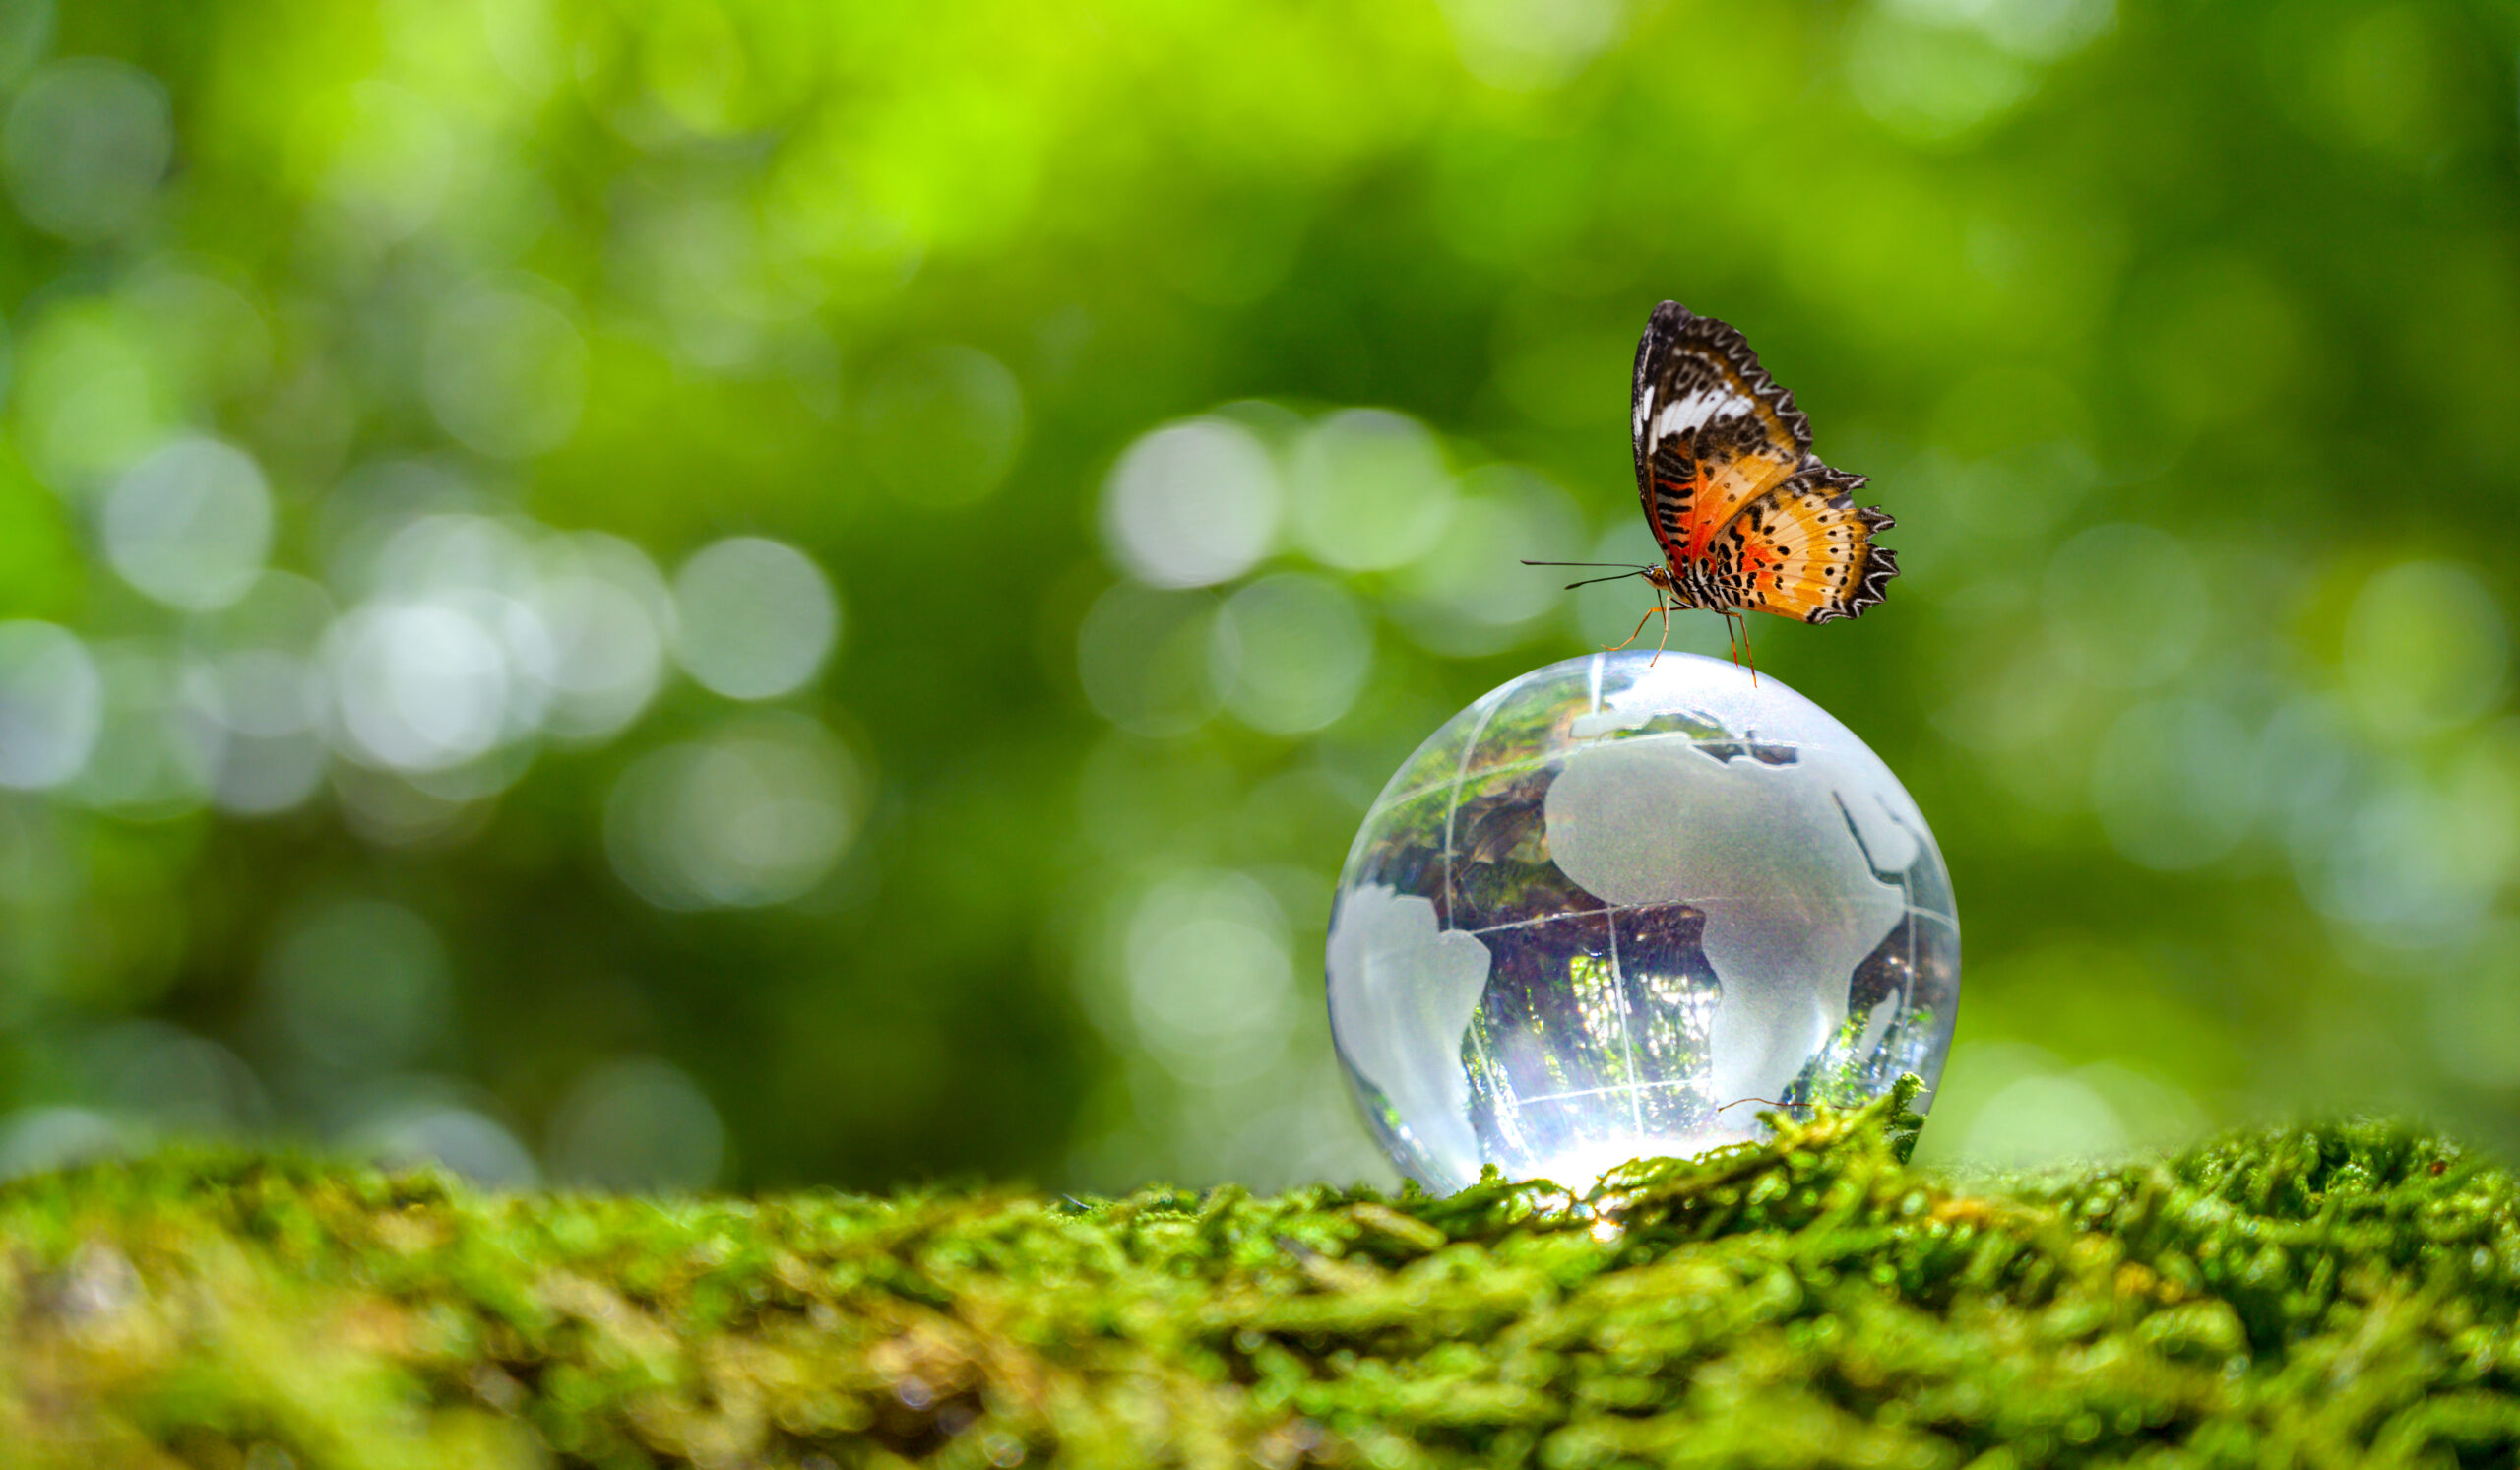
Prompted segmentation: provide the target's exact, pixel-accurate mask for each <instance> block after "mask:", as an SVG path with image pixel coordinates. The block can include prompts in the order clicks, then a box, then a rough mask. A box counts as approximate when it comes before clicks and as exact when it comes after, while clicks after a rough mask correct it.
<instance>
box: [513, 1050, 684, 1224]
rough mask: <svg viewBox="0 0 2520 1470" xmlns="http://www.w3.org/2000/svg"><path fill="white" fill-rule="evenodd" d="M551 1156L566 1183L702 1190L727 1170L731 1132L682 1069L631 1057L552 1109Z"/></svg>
mask: <svg viewBox="0 0 2520 1470" xmlns="http://www.w3.org/2000/svg"><path fill="white" fill-rule="evenodd" d="M546 1152H547V1153H548V1155H549V1156H550V1159H551V1168H552V1173H553V1175H554V1176H555V1177H556V1178H557V1179H558V1181H559V1182H562V1183H565V1184H573V1185H577V1186H579V1187H591V1188H598V1189H611V1190H619V1191H623V1192H628V1191H632V1190H641V1189H648V1190H654V1189H698V1188H703V1187H706V1186H707V1185H708V1184H710V1183H711V1182H714V1181H716V1179H717V1178H718V1174H719V1171H720V1170H721V1169H722V1168H723V1167H724V1166H725V1153H726V1140H725V1125H724V1124H723V1123H721V1122H720V1121H719V1119H718V1111H717V1109H716V1108H714V1107H713V1106H711V1104H710V1102H709V1095H708V1094H707V1093H704V1092H702V1091H701V1090H700V1088H699V1086H698V1084H696V1083H694V1082H693V1081H692V1080H691V1078H690V1077H689V1076H687V1075H685V1074H684V1073H683V1072H682V1071H681V1069H679V1068H677V1067H675V1066H674V1065H672V1064H671V1063H669V1062H665V1061H661V1060H659V1059H657V1058H656V1057H653V1056H625V1057H620V1058H617V1059H615V1060H612V1061H607V1062H603V1063H601V1064H599V1065H598V1066H595V1067H593V1068H591V1069H589V1070H588V1071H587V1073H586V1074H585V1075H583V1076H581V1077H579V1078H578V1079H577V1081H576V1082H574V1083H573V1084H571V1086H570V1088H569V1091H568V1093H567V1095H566V1096H564V1097H563V1098H562V1099H561V1100H560V1104H559V1107H558V1108H557V1109H556V1110H554V1112H553V1115H552V1118H551V1125H550V1141H549V1143H548V1145H547V1148H546Z"/></svg>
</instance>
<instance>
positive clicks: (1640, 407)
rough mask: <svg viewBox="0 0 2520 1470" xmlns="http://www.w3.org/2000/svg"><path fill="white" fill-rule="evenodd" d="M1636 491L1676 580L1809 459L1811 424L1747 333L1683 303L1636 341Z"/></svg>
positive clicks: (1671, 306)
mask: <svg viewBox="0 0 2520 1470" xmlns="http://www.w3.org/2000/svg"><path fill="white" fill-rule="evenodd" d="M1632 414H1633V434H1634V440H1635V449H1636V493H1637V497H1638V498H1639V499H1640V500H1642V501H1643V502H1644V506H1645V519H1646V522H1647V524H1649V525H1651V526H1652V527H1653V528H1654V538H1655V540H1657V541H1659V542H1661V543H1662V544H1663V554H1664V556H1665V557H1666V558H1668V559H1669V560H1670V564H1671V570H1672V573H1673V575H1674V580H1675V581H1679V582H1681V583H1682V585H1687V583H1686V580H1685V579H1684V578H1683V577H1682V576H1681V573H1682V572H1683V571H1684V570H1685V569H1686V568H1687V567H1689V565H1690V564H1691V563H1694V562H1697V561H1699V560H1701V559H1702V558H1703V557H1704V556H1705V555H1706V553H1707V547H1708V546H1709V545H1710V544H1711V543H1713V542H1714V540H1715V535H1716V533H1717V532H1718V531H1719V530H1721V529H1723V527H1724V526H1725V525H1726V524H1727V523H1728V522H1730V521H1731V520H1732V519H1733V516H1734V514H1735V513H1736V512H1737V511H1739V510H1740V509H1741V507H1742V506H1744V505H1747V504H1749V503H1750V502H1751V501H1753V500H1755V499H1757V498H1758V497H1759V496H1761V495H1763V494H1766V493H1767V492H1768V491H1769V490H1771V489H1774V488H1775V487H1776V486H1777V485H1778V484H1779V483H1781V482H1782V481H1783V480H1784V479H1786V478H1787V477H1788V476H1790V475H1792V474H1794V473H1795V472H1796V471H1797V470H1799V469H1801V468H1803V467H1804V464H1805V462H1806V461H1808V460H1809V459H1810V450H1811V422H1810V420H1809V419H1807V418H1805V417H1804V416H1803V415H1802V413H1801V411H1800V410H1798V409H1796V408H1795V406H1794V395H1793V394H1791V393H1788V392H1787V391H1786V390H1785V389H1784V388H1782V387H1780V386H1778V384H1777V381H1776V379H1774V378H1772V377H1770V376H1768V374H1767V371H1766V369H1764V368H1762V367H1760V366H1759V355H1758V353H1756V352H1751V351H1750V344H1749V343H1748V342H1747V341H1745V340H1743V338H1742V336H1741V334H1740V333H1738V332H1736V331H1734V330H1733V328H1731V327H1729V326H1727V325H1725V324H1724V323H1722V322H1720V321H1717V320H1716V319H1715V318H1713V317H1711V316H1699V315H1697V314H1696V313H1695V312H1692V311H1690V310H1689V309H1688V308H1687V307H1685V306H1682V305H1681V304H1680V303H1679V302H1677V301H1666V302H1664V303H1663V304H1662V305H1660V306H1657V307H1655V308H1654V315H1653V316H1652V317H1651V318H1650V319H1649V320H1648V321H1647V322H1646V324H1645V337H1644V339H1643V340H1642V341H1640V342H1639V343H1638V344H1637V346H1636V383H1635V393H1634V399H1633V407H1632Z"/></svg>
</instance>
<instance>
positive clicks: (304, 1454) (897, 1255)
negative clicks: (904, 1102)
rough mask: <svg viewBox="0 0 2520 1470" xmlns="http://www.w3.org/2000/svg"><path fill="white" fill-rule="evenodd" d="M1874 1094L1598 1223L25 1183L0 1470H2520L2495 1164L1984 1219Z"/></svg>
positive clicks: (2122, 1187) (2296, 1166)
mask: <svg viewBox="0 0 2520 1470" xmlns="http://www.w3.org/2000/svg"><path fill="white" fill-rule="evenodd" d="M1904 1101H1905V1097H1904V1095H1903V1096H1902V1097H1901V1098H1898V1099H1894V1100H1890V1101H1887V1102H1885V1103H1883V1104H1881V1105H1878V1106H1876V1107H1874V1108H1872V1109H1869V1110H1866V1111H1863V1112H1859V1113H1849V1114H1840V1115H1833V1116H1829V1117H1826V1118H1822V1119H1820V1120H1819V1121H1817V1122H1814V1123H1811V1124H1808V1125H1804V1126H1800V1127H1789V1128H1788V1129H1787V1131H1786V1132H1785V1133H1784V1134H1783V1135H1782V1136H1781V1137H1780V1138H1779V1139H1778V1140H1777V1141H1776V1142H1774V1143H1772V1144H1769V1145H1766V1146H1762V1147H1756V1148H1743V1149H1737V1150H1733V1151H1732V1152H1729V1153H1727V1154H1724V1155H1721V1156H1718V1157H1715V1158H1712V1159H1709V1160H1706V1161H1703V1162H1699V1163H1671V1162H1663V1163H1657V1164H1649V1165H1638V1166H1631V1167H1630V1168H1629V1169H1627V1170H1625V1171H1621V1172H1619V1173H1617V1174H1614V1175H1613V1176H1612V1177H1610V1178H1609V1179H1608V1180H1607V1181H1606V1182H1604V1183H1603V1184H1602V1186H1601V1187H1599V1188H1597V1189H1595V1190H1594V1191H1592V1194H1591V1196H1590V1197H1589V1198H1588V1199H1585V1200H1581V1201H1576V1200H1572V1199H1570V1198H1569V1197H1568V1195H1567V1194H1566V1193H1565V1192H1564V1191H1562V1190H1558V1189H1555V1188H1553V1187H1551V1186H1548V1185H1540V1184H1516V1183H1508V1182H1498V1181H1489V1182H1484V1183H1482V1184H1481V1185H1479V1186H1477V1187H1475V1188H1472V1189H1470V1190H1468V1191H1465V1192H1464V1193H1462V1194H1459V1195H1456V1196H1454V1197H1452V1198H1449V1199H1440V1200H1435V1199H1427V1198H1423V1197H1420V1196H1415V1195H1405V1196H1402V1197H1397V1198H1393V1197H1384V1196H1378V1195H1374V1194H1370V1193H1365V1192H1361V1191H1351V1190H1337V1189H1330V1188H1310V1189H1299V1190H1295V1191H1292V1192H1291V1193H1288V1194H1284V1195H1279V1196H1276V1197H1274V1198H1255V1197H1252V1196H1250V1195H1248V1194H1246V1193H1244V1192H1242V1191H1240V1190H1238V1189H1233V1188H1224V1189H1218V1190H1213V1191H1210V1192H1208V1193H1205V1194H1193V1193H1184V1192H1177V1191H1173V1190H1168V1189H1153V1190H1148V1191H1146V1192H1143V1193H1139V1194H1135V1195H1132V1196H1130V1197H1128V1198H1125V1199H1119V1200H1110V1201H1102V1202H1088V1203H1079V1202H1075V1201H1065V1200H1059V1199H1045V1198H1042V1197H1040V1196H1036V1195H1030V1194H1020V1193H993V1192H985V1191H982V1192H973V1191H937V1192H912V1193H904V1194H900V1195H896V1196H892V1197H887V1198H865V1197H855V1196H847V1195H840V1194H833V1193H804V1194H793V1195H784V1196H777V1197H771V1198H764V1199H759V1200H738V1199H612V1198H587V1197H576V1196H570V1195H533V1196H514V1197H511V1196H499V1195H489V1194H481V1193H475V1192H473V1191H471V1190H468V1189H464V1188H461V1187H459V1186H457V1185H454V1184H452V1183H450V1182H447V1181H445V1180H443V1179H440V1178H437V1177H435V1176H430V1175H399V1176H388V1175H383V1174H378V1173H375V1172H373V1171H369V1170H365V1169H359V1168H351V1167H343V1166H340V1165H336V1164H331V1163H325V1162H318V1161H314V1160H308V1159H298V1158H273V1157H262V1156H247V1155H242V1154H233V1153H229V1154H219V1153H200V1152H192V1153H169V1154H165V1155H162V1156H159V1157H157V1158H152V1159H146V1160H141V1161H137V1162H132V1163H124V1164H115V1165H110V1166H102V1167H96V1168H91V1169H86V1170H82V1171H78V1172H75V1173H71V1174H67V1175H60V1176H53V1177H46V1178H40V1179H32V1180H26V1181H21V1182H17V1183H15V1184H12V1185H10V1186H8V1187H7V1188H6V1190H5V1191H0V1235H5V1239H6V1240H7V1242H8V1243H9V1249H8V1252H7V1255H6V1258H5V1262H0V1318H5V1335H0V1437H4V1438H0V1446H5V1447H0V1461H6V1462H8V1463H12V1464H16V1463H29V1464H55V1465H80V1466H98V1465H123V1464H192V1465H204V1466H211V1465H234V1466H252V1467H255V1470H277V1467H280V1466H283V1465H288V1464H294V1465H297V1466H319V1465H323V1466H331V1465H340V1466H380V1467H384V1466H405V1465H409V1466H437V1465H502V1464H515V1465H534V1464H545V1463H555V1462H556V1463H565V1464H589V1465H604V1466H614V1465H650V1464H675V1465H679V1464H692V1465H707V1466H749V1465H794V1466H804V1465H832V1466H843V1465H880V1464H893V1463H898V1462H901V1461H904V1460H909V1461H917V1462H925V1463H935V1464H939V1465H960V1466H974V1467H977V1466H983V1465H991V1464H995V1465H1013V1464H1016V1463H1019V1462H1030V1463H1036V1464H1038V1463H1044V1462H1049V1461H1053V1460H1055V1461H1056V1462H1058V1463H1061V1464H1077V1465H1108V1466H1115V1467H1118V1466H1130V1467H1134V1466H1153V1465H1167V1464H1180V1465H1251V1464H1258V1465H1262V1466H1275V1467H1290V1466H1294V1465H1298V1464H1308V1463H1320V1464H1331V1465H1376V1466H1395V1467H1398V1466H1419V1465H1424V1466H1436V1465H1524V1464H1528V1465H1536V1466H1544V1467H1547V1470H1588V1467H1597V1466H1600V1467H1607V1466H1618V1465H1643V1464H1656V1465H1706V1466H1727V1465H1741V1466H1791V1465H1878V1466H1885V1467H1888V1466H1915V1467H1919V1470H1924V1467H1934V1466H1963V1465H1974V1466H1979V1467H1996V1466H2016V1465H2038V1464H2137V1463H2140V1464H2146V1465H2157V1466H2164V1467H2169V1466H2183V1465H2196V1466H2206V1465H2231V1466H2241V1465H2247V1466H2276V1465H2300V1466H2325V1465H2348V1464H2354V1465H2363V1464H2391V1463H2406V1464H2427V1465H2444V1466H2447V1465H2463V1464H2510V1463H2512V1462H2513V1458H2514V1451H2515V1446H2520V1367H2515V1358H2520V1345H2516V1344H2515V1328H2514V1319H2515V1314H2520V1313H2516V1312H2515V1309H2520V1227H2515V1201H2520V1193H2516V1192H2515V1188H2514V1183H2513V1180H2512V1178H2511V1176H2510V1175H2508V1174H2506V1173H2505V1172H2503V1171H2502V1170H2500V1169H2497V1168H2493V1167H2489V1166H2488V1165H2486V1164H2484V1163H2481V1162H2479V1161H2477V1160H2474V1159H2471V1158H2469V1157H2466V1156H2464V1155H2463V1154H2462V1153H2461V1151H2460V1150H2459V1149H2458V1148H2457V1147H2455V1146H2454V1145H2451V1144H2448V1143H2445V1142H2443V1141H2441V1140H2439V1139H2436V1138H2430V1137H2425V1136H2422V1135H2420V1134H2416V1133H2412V1132H2408V1131H2405V1130H2402V1129H2397V1128H2392V1127H2388V1126H2382V1125H2377V1124H2362V1123H2353V1124H2335V1125H2328V1126H2319V1127H2308V1128H2300V1129H2294V1130H2288V1131H2281V1132H2269V1133H2262V1134H2255V1135H2248V1136H2242V1137H2236V1138H2233V1139H2229V1140H2226V1141H2223V1142H2219V1143H2216V1144H2212V1145H2210V1146H2207V1147H2203V1148H2199V1149H2196V1150H2194V1151H2192V1152H2189V1153H2186V1154H2183V1155H2181V1156H2178V1157H2176V1158H2173V1159H2170V1160H2167V1161H2155V1162H2143V1163H2135V1164H2127V1165H2121V1166H2113V1167H2109V1168H2103V1169H2093V1170H2087V1171H2080V1172H2073V1173H2059V1174H2055V1175H2050V1176H2041V1177H2034V1178H2023V1179H2009V1180H2001V1181H1988V1182H1977V1183H1975V1184H1963V1183H1960V1182H1954V1181H1951V1180H1949V1179H1945V1178H1941V1177H1937V1176H1933V1175H1929V1174H1925V1173H1922V1172H1919V1171H1914V1170H1911V1169H1910V1168H1908V1167H1907V1166H1906V1165H1905V1164H1903V1163H1902V1162H1901V1159H1900V1156H1901V1154H1902V1153H1903V1152H1904V1146H1905V1138H1906V1136H1908V1135H1909V1132H1910V1128H1911V1126H1912V1124H1913V1119H1903V1113H1904V1107H1903V1105H1904ZM1903 1122H1904V1123H1905V1124H1907V1126H1903V1125H1902V1124H1903Z"/></svg>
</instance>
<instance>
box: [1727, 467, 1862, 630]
mask: <svg viewBox="0 0 2520 1470" xmlns="http://www.w3.org/2000/svg"><path fill="white" fill-rule="evenodd" d="M1863 483H1864V481H1863V477H1862V476H1860V475H1849V474H1847V473H1845V472H1844V471H1840V470H1832V469H1830V468H1829V467H1828V466H1826V465H1815V466H1814V467H1813V468H1811V469H1808V470H1805V471H1802V472H1801V473H1800V474H1797V475H1796V476H1794V477H1793V478H1792V479H1787V480H1786V481H1785V482H1784V483H1783V484H1780V485H1778V486H1777V487H1776V488H1775V489H1772V490H1770V491H1768V492H1767V493H1766V494H1764V495H1761V496H1759V497H1758V498H1757V499H1755V500H1752V501H1751V502H1750V503H1749V504H1747V505H1744V506H1742V507H1741V509H1740V511H1739V512H1738V513H1737V514H1735V515H1734V516H1733V519H1732V520H1730V521H1728V522H1726V523H1725V525H1724V527H1723V529H1722V530H1720V531H1718V532H1717V533H1716V535H1715V540H1714V542H1713V543H1710V544H1709V545H1708V547H1707V553H1706V578H1705V580H1706V585H1707V586H1708V587H1709V588H1710V589H1711V590H1712V592H1713V594H1714V599H1715V601H1716V603H1717V606H1719V607H1739V608H1743V609H1746V610H1748V611H1752V612H1773V613H1776V614H1777V615H1778V616H1780V617H1792V618H1797V619H1799V620H1801V621H1803V622H1828V621H1829V620H1831V619H1832V618H1839V617H1854V616H1856V615H1857V614H1859V613H1860V612H1862V611H1863V609H1864V608H1866V607H1871V606H1872V605H1873V604H1875V603H1877V602H1880V601H1881V594H1882V590H1883V588H1884V587H1885V586H1887V584H1888V583H1889V581H1890V579H1891V578H1892V577H1895V576H1897V575H1898V574H1899V556H1898V553H1897V552H1895V551H1892V550H1891V549H1890V548H1888V547H1887V546H1876V545H1874V544H1872V534H1873V533H1874V532H1876V531H1884V530H1887V529H1889V528H1890V527H1891V526H1893V525H1896V524H1897V523H1896V522H1895V521H1893V520H1892V519H1891V518H1890V517H1889V516H1888V515H1885V514H1884V513H1882V512H1881V511H1878V510H1871V509H1866V508H1863V507H1859V506H1858V505H1857V504H1856V503H1855V501H1854V499H1853V493H1854V492H1855V491H1857V490H1859V489H1861V488H1863Z"/></svg>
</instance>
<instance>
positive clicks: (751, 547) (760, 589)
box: [673, 536, 840, 699]
mask: <svg viewBox="0 0 2520 1470" xmlns="http://www.w3.org/2000/svg"><path fill="white" fill-rule="evenodd" d="M673 603H674V612H675V616H676V629H677V634H678V641H677V642H676V643H675V646H674V648H675V653H676V655H677V657H679V658H680V659H681V661H682V667H683V668H684V670H686V671H689V673H690V674H691V676H692V677H693V678H694V679H696V680H698V681H699V682H700V684H701V685H702V686H703V687H705V688H708V689H712V690H715V691H716V692H718V693H720V694H724V695H725V696H726V697H727V698H729V699H770V698H773V697H776V696H778V695H781V694H786V693H788V691H790V690H792V689H794V688H796V687H798V686H799V685H801V684H803V683H804V682H805V681H806V680H807V679H810V678H812V677H813V676H814V674H815V672H816V671H819V670H820V669H821V668H822V666H823V661H824V660H826V659H828V658H829V657H830V656H831V649H832V643H833V641H834V640H835V639H837V638H838V637H839V636H840V604H839V602H838V601H837V600H836V599H835V598H834V597H833V596H832V590H831V582H830V580H829V579H828V578H826V577H825V576H824V575H823V573H822V569H821V568H819V567H817V566H815V565H814V563H813V559H812V558H811V557H809V556H807V555H805V553H803V552H802V551H799V550H797V549H796V548H795V547H793V546H789V545H786V544H783V543H779V542H774V541H765V540H763V539H762V538H760V537H757V536H739V537H730V538H728V539H727V540H725V541H722V542H715V543H711V544H709V545H707V546H703V547H702V548H701V549H700V550H698V551H696V552H693V553H692V556H691V559H690V560H689V561H686V562H684V563H683V564H682V569H681V570H680V571H678V572H676V573H674V579H673Z"/></svg>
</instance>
